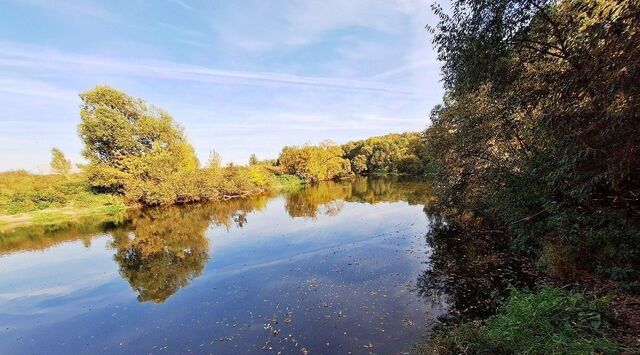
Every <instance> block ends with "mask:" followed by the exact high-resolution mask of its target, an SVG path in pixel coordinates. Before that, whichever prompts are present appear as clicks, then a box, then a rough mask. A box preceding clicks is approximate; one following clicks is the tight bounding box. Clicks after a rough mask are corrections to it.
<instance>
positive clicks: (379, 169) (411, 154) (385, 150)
mask: <svg viewBox="0 0 640 355" xmlns="http://www.w3.org/2000/svg"><path fill="white" fill-rule="evenodd" d="M421 147H422V144H421V140H420V134H418V133H402V134H395V133H393V134H387V135H385V136H380V137H371V138H367V139H365V140H360V141H353V142H349V143H346V144H344V145H343V146H342V148H343V149H344V151H345V158H347V159H349V162H350V163H351V170H352V171H353V172H354V173H356V174H385V173H393V174H407V175H420V174H422V172H423V165H424V163H423V161H422V160H421V158H420V157H419V156H420V155H419V154H420V150H421Z"/></svg>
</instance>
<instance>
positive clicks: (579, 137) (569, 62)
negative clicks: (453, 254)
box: [424, 0, 640, 288]
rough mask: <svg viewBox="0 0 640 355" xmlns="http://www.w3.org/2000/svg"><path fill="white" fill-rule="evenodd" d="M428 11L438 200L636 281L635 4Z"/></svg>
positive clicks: (473, 4) (610, 1)
mask: <svg viewBox="0 0 640 355" xmlns="http://www.w3.org/2000/svg"><path fill="white" fill-rule="evenodd" d="M436 12H437V13H438V14H439V15H440V17H441V21H440V23H439V24H438V26H436V28H435V29H433V31H434V33H435V37H434V42H435V44H436V47H437V48H438V53H439V55H440V59H441V60H442V61H444V63H445V64H444V67H443V72H444V79H445V80H444V82H445V87H446V96H445V100H444V105H443V106H440V107H436V108H435V109H434V111H433V113H432V126H431V127H429V128H428V129H427V130H426V131H425V132H424V140H425V142H426V145H425V153H426V155H427V156H428V161H429V162H430V164H431V167H432V168H433V171H434V176H435V179H436V184H437V186H438V190H439V195H440V199H441V201H442V203H443V204H445V205H448V206H456V208H462V209H464V210H471V211H474V212H478V213H482V214H489V215H491V216H493V217H496V218H497V219H498V221H499V222H500V223H501V224H502V225H503V227H504V228H506V229H508V230H509V231H510V232H511V233H512V234H513V235H514V236H515V240H514V243H513V245H514V247H516V248H517V249H519V250H521V251H523V252H527V253H531V254H538V255H539V254H540V253H541V250H542V247H543V246H545V247H546V248H547V249H548V250H552V249H553V248H557V249H561V250H562V251H563V252H562V253H558V252H555V253H554V255H560V254H563V255H564V256H565V257H566V258H567V259H568V260H569V261H570V260H574V261H577V260H580V262H574V263H575V264H576V266H577V268H578V269H582V270H583V271H588V272H596V273H599V274H600V275H602V276H605V277H609V278H612V279H614V280H616V281H620V284H621V285H623V286H625V287H630V288H633V287H637V285H639V284H640V282H639V281H640V273H639V272H638V268H637V266H638V265H640V213H639V212H638V211H640V199H639V198H638V196H640V178H639V177H640V154H638V152H640V135H638V134H637V133H635V132H639V131H640V117H639V112H640V89H639V87H638V85H636V84H635V82H637V78H638V77H640V46H638V45H637V44H638V43H640V21H638V14H639V13H640V9H639V7H638V4H637V2H634V1H628V0H580V1H559V2H555V1H541V2H531V1H526V0H507V1H502V0H491V1H473V0H459V1H455V2H454V4H453V6H452V12H453V14H452V15H451V16H449V15H447V14H444V13H443V12H442V10H441V9H438V8H436ZM621 270H625V271H624V272H620V271H621ZM634 285H635V286H634Z"/></svg>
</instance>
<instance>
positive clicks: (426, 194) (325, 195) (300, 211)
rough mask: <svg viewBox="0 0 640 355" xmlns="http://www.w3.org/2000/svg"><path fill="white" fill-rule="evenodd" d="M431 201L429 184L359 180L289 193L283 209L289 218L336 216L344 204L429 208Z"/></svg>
mask: <svg viewBox="0 0 640 355" xmlns="http://www.w3.org/2000/svg"><path fill="white" fill-rule="evenodd" d="M433 200H434V197H433V193H432V191H431V188H430V186H429V185H428V184H426V183H423V182H419V181H416V180H415V179H407V178H402V177H399V176H395V177H391V178H376V177H371V178H366V177H360V178H357V179H355V180H353V181H351V180H349V181H341V182H324V183H320V184H318V185H316V186H314V187H313V188H310V189H304V190H301V191H298V192H293V193H290V194H288V195H287V196H286V203H285V208H286V209H287V212H288V213H289V215H290V216H291V217H309V218H317V217H318V216H319V215H329V216H335V215H337V214H338V213H340V211H341V210H342V208H343V207H344V202H360V203H369V204H376V203H381V202H398V201H406V202H408V203H409V204H410V205H416V204H429V203H431V202H433Z"/></svg>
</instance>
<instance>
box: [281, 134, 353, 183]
mask: <svg viewBox="0 0 640 355" xmlns="http://www.w3.org/2000/svg"><path fill="white" fill-rule="evenodd" d="M343 155H344V151H343V150H342V148H341V147H340V146H338V145H335V144H333V143H330V142H323V143H321V144H320V145H317V146H313V145H304V146H300V147H297V146H290V147H289V146H288V147H284V148H283V149H282V152H281V153H280V157H279V158H278V165H280V166H282V167H283V168H284V170H285V171H286V172H287V173H288V174H292V175H297V176H298V177H300V178H301V179H304V180H306V181H314V182H315V181H321V180H331V179H336V178H340V177H344V176H348V175H351V174H352V173H351V166H350V164H349V161H348V160H347V159H344V158H343V157H342V156H343Z"/></svg>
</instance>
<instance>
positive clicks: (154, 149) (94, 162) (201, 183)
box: [79, 86, 276, 206]
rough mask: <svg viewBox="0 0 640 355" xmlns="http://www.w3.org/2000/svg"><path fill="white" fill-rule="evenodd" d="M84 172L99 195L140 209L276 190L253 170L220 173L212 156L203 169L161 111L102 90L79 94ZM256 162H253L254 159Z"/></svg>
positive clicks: (217, 158) (260, 171)
mask: <svg viewBox="0 0 640 355" xmlns="http://www.w3.org/2000/svg"><path fill="white" fill-rule="evenodd" d="M80 97H81V98H82V100H83V105H82V108H81V110H80V116H81V119H82V122H81V123H80V126H79V132H80V137H81V138H82V140H83V142H84V144H85V149H84V155H85V157H86V158H87V159H88V160H89V165H88V166H87V167H86V173H87V176H88V179H89V182H90V183H91V185H92V186H93V187H94V188H96V189H97V190H98V191H104V192H111V193H118V194H122V195H124V197H125V200H126V201H127V203H129V204H140V205H144V206H155V205H168V204H174V203H192V202H198V201H205V200H214V199H227V198H231V197H239V196H248V195H251V194H257V193H261V192H264V191H268V190H271V189H274V188H276V184H275V182H274V176H273V173H271V172H269V171H267V170H265V169H263V168H261V167H260V166H257V165H252V166H251V167H248V168H244V167H227V168H221V166H220V165H221V158H220V155H219V154H218V153H216V152H215V151H212V153H211V156H210V157H209V160H208V162H207V166H206V167H205V168H203V169H200V168H199V167H198V159H197V158H196V156H195V153H194V149H193V147H192V146H191V145H190V144H189V143H188V141H187V139H186V136H185V134H184V131H183V129H182V128H181V127H180V126H179V125H178V124H177V123H176V122H175V121H174V120H173V118H172V117H171V116H170V115H169V114H168V113H166V112H165V111H163V110H161V109H159V108H156V107H153V106H148V105H147V104H146V103H145V102H144V101H142V100H140V99H135V98H132V97H130V96H128V95H126V94H125V93H123V92H120V91H118V90H116V89H113V88H110V87H107V86H98V87H96V88H94V89H92V90H90V91H87V92H85V93H83V94H81V95H80ZM255 160H256V162H257V159H255Z"/></svg>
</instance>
